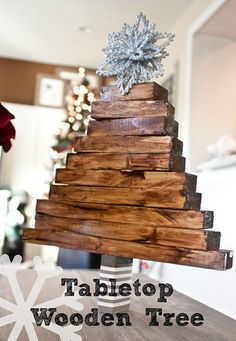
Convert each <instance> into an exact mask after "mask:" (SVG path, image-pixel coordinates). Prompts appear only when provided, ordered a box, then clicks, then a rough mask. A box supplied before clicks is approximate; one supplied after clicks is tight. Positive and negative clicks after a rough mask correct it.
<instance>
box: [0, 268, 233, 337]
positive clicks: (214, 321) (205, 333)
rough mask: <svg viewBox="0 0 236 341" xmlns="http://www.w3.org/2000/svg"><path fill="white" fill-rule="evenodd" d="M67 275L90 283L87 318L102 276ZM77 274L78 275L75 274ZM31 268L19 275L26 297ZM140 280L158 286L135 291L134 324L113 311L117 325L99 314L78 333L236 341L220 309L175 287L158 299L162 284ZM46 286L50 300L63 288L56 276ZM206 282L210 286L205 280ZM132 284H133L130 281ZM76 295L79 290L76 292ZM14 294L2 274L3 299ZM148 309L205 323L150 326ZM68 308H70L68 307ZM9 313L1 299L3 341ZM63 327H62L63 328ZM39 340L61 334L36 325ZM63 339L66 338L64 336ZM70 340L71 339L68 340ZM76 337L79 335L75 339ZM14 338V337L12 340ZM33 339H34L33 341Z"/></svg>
mask: <svg viewBox="0 0 236 341" xmlns="http://www.w3.org/2000/svg"><path fill="white" fill-rule="evenodd" d="M65 273H66V277H68V278H70V277H71V278H75V277H77V278H78V284H82V283H86V284H88V285H90V287H91V292H92V295H91V296H90V297H79V295H78V298H79V302H81V303H83V305H84V309H83V311H81V312H80V314H81V315H82V316H83V317H85V315H86V314H88V313H90V312H91V309H93V308H97V297H95V296H93V292H94V282H93V279H96V278H99V272H98V271H85V270H80V271H76V272H74V273H72V272H69V271H68V272H66V271H64V272H63V277H65ZM75 274H76V275H75ZM33 277H34V276H33V275H32V271H30V270H25V271H20V272H19V275H18V278H19V283H20V286H21V290H22V292H23V293H24V297H27V295H28V294H29V292H30V289H31V288H32V283H33V282H34V280H35V279H33ZM136 279H139V281H140V283H141V288H142V286H143V285H144V284H146V283H153V284H154V285H155V287H156V288H157V291H156V294H155V295H153V296H145V295H144V294H142V295H141V296H136V295H135V294H134V293H133V294H132V299H131V308H130V311H129V312H128V314H129V317H130V321H131V323H132V326H116V323H117V315H116V314H114V315H113V316H114V325H112V326H103V325H102V323H101V315H102V314H100V313H99V314H98V322H99V323H100V324H99V325H98V326H88V325H86V324H85V323H84V324H83V328H82V329H81V331H80V332H78V334H79V335H81V337H82V340H84V341H86V340H88V341H91V340H96V341H100V340H101V341H118V340H119V341H120V340H122V341H127V340H129V341H132V340H134V341H144V340H145V341H187V340H189V341H190V340H191V341H213V340H214V341H234V340H235V339H236V336H235V333H236V321H235V320H233V319H231V318H230V317H227V316H226V315H223V314H221V313H220V312H218V311H216V310H214V309H212V308H209V307H207V306H205V305H204V304H202V303H199V302H197V301H196V300H193V299H191V298H189V297H187V296H185V295H183V294H181V293H179V292H177V291H176V290H174V293H173V294H172V295H171V296H170V297H169V298H168V297H167V302H166V303H160V302H158V301H157V299H158V298H159V293H160V292H159V286H158V282H157V281H154V280H152V279H150V278H148V277H147V276H144V275H142V274H136V275H134V276H133V280H132V283H133V282H134V281H135V280H136ZM48 281H49V282H48V283H47V285H46V287H45V288H43V289H42V292H41V293H40V295H41V297H40V300H41V301H43V302H44V301H46V300H47V299H52V297H57V296H58V295H60V294H61V292H62V291H61V289H62V287H61V286H60V285H59V286H58V283H61V282H60V281H59V280H56V279H55V277H54V278H52V279H50V280H48ZM203 285H207V284H206V283H204V284H203ZM131 286H132V284H131ZM75 294H76V293H75ZM11 295H12V292H11V290H10V289H9V285H8V284H7V282H6V278H4V277H3V276H1V275H0V298H1V297H2V298H4V299H7V300H10V296H11ZM146 308H161V309H162V310H163V314H164V313H175V316H176V315H178V314H179V313H186V314H187V315H188V316H189V317H191V316H192V315H193V314H194V313H200V314H202V315H203V317H204V323H203V325H201V326H193V325H192V324H191V323H189V324H188V325H187V326H178V325H177V324H176V322H175V318H173V325H172V326H164V325H163V322H164V319H163V317H159V319H158V320H159V322H160V323H159V325H158V326H149V322H150V319H151V318H150V316H146V315H145V311H146ZM66 309H67V310H66ZM66 309H65V308H64V309H63V310H60V312H62V311H63V312H66V313H68V316H69V315H71V314H72V313H74V312H75V311H74V310H73V309H71V308H68V307H67V308H66ZM4 315H6V312H5V310H4V309H3V308H2V307H1V300H0V340H1V341H6V340H8V337H9V335H10V333H11V329H12V327H13V324H8V325H4V326H2V327H1V317H2V316H4ZM60 328H63V327H60ZM35 330H36V333H37V336H38V340H49V341H54V340H60V337H59V336H58V335H56V334H54V333H52V332H49V331H48V330H46V329H45V328H43V327H35ZM18 340H19V341H27V340H28V337H27V334H26V331H25V330H23V331H22V333H21V334H20V336H19V337H18V338H17V341H18ZM63 340H64V339H63ZM68 340H71V339H68ZM74 340H76V338H75V339H74ZM13 341H14V340H13ZM30 341H31V340H30Z"/></svg>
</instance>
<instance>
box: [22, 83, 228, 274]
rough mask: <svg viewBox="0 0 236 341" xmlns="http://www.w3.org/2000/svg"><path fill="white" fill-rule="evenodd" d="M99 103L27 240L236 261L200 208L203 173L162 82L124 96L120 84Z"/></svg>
mask: <svg viewBox="0 0 236 341" xmlns="http://www.w3.org/2000/svg"><path fill="white" fill-rule="evenodd" d="M101 96H102V101H97V102H94V103H93V105H92V113H91V114H92V117H93V118H94V119H96V121H91V122H90V125H89V136H88V137H85V138H83V139H78V140H77V143H76V146H75V151H76V153H71V154H68V158H67V165H66V168H62V169H58V170H57V172H56V183H55V184H53V185H51V190H50V194H49V200H38V203H37V215H36V229H25V230H24V240H26V241H28V242H33V243H42V244H50V245H58V246H61V247H68V248H75V249H83V250H86V251H90V252H97V253H102V254H107V255H113V256H121V257H131V258H141V259H150V260H153V261H160V262H170V263H175V264H181V265H191V266H198V267H204V268H211V269H217V270H225V269H229V268H230V267H231V266H232V256H231V252H230V251H226V250H219V246H220V232H215V231H212V230H210V229H211V228H212V226H213V212H211V211H201V210H200V203H201V194H200V193H196V181H197V177H196V176H195V175H191V174H188V173H185V172H184V164H185V162H184V158H183V157H182V156H181V153H182V142H181V141H179V140H178V139H177V134H178V124H177V122H176V121H174V118H173V115H174V108H173V107H172V105H171V104H170V103H168V102H167V97H168V93H167V91H166V90H165V89H164V88H162V87H161V86H159V85H158V84H156V83H143V84H137V85H135V86H134V87H133V88H132V89H131V90H130V92H129V94H128V95H126V96H123V95H121V94H120V93H119V91H118V89H117V88H116V87H115V86H106V87H104V88H103V90H102V94H101Z"/></svg>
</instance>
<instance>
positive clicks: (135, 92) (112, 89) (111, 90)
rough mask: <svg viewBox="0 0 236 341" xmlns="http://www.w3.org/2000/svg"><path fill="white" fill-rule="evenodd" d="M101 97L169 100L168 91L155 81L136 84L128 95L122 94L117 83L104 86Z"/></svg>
mask: <svg viewBox="0 0 236 341" xmlns="http://www.w3.org/2000/svg"><path fill="white" fill-rule="evenodd" d="M101 98H102V100H104V101H135V100H158V99H162V100H167V99H168V91H167V90H166V89H165V88H163V87H162V86H161V85H159V84H157V83H155V82H148V83H140V84H135V85H133V87H132V88H131V89H130V90H129V93H128V94H127V95H122V94H121V92H120V90H119V89H118V87H117V86H116V85H106V86H103V87H102V91H101Z"/></svg>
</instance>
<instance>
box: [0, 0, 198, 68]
mask: <svg viewBox="0 0 236 341" xmlns="http://www.w3.org/2000/svg"><path fill="white" fill-rule="evenodd" d="M191 2H192V0H119V1H117V0H33V1H32V0H20V1H19V0H7V1H6V0H0V8H1V10H0V57H8V58H16V59H24V60H31V61H37V62H43V63H50V64H61V65H73V66H78V65H84V66H86V67H94V68H96V67H97V65H98V63H100V62H101V61H102V59H103V53H102V51H101V49H102V48H103V47H104V46H105V44H106V38H107V34H108V33H109V32H113V31H119V30H120V29H121V27H122V24H123V23H124V22H129V23H133V22H134V20H135V16H136V15H137V14H138V13H139V12H140V11H142V12H143V13H144V14H146V15H147V17H148V18H149V19H150V21H152V22H155V23H156V24H157V25H158V26H157V27H158V29H159V30H161V31H166V30H168V29H169V28H170V27H171V26H172V25H173V23H174V21H175V20H176V19H177V18H178V17H179V16H180V15H181V13H182V12H183V11H184V10H185V9H186V7H187V6H188V5H189V4H190V3H191ZM79 27H80V28H82V31H80V30H79ZM83 30H84V31H83ZM87 31H90V32H87Z"/></svg>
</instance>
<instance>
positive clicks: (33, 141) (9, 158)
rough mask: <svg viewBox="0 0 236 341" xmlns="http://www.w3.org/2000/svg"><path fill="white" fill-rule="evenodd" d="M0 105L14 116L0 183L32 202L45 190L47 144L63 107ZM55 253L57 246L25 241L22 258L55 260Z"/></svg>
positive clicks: (49, 156) (51, 137) (48, 161)
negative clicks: (13, 134) (23, 193)
mask: <svg viewBox="0 0 236 341" xmlns="http://www.w3.org/2000/svg"><path fill="white" fill-rule="evenodd" d="M3 105H4V106H5V107H6V108H7V109H8V110H9V111H10V112H11V113H12V114H13V115H15V120H13V121H12V122H13V124H14V126H15V128H16V139H15V141H13V147H12V149H11V150H10V151H9V152H8V153H6V154H4V153H3V158H2V160H1V171H0V186H10V187H11V189H14V190H16V191H21V190H24V191H27V192H28V193H29V194H30V195H31V196H32V202H35V201H36V199H39V198H42V197H44V196H45V194H47V192H48V189H49V183H48V177H49V174H50V173H49V171H48V169H47V167H49V168H50V164H51V154H50V147H51V146H52V145H53V144H54V142H55V140H54V134H55V131H56V129H57V128H58V126H59V125H60V122H61V121H62V120H63V118H64V110H63V109H54V108H44V107H37V106H31V105H22V104H13V103H3ZM33 223H34V221H32V225H33ZM32 225H31V226H32ZM31 226H30V227H31ZM0 244H1V243H0ZM57 254H58V248H57V247H53V246H41V245H35V244H25V260H26V261H27V260H32V258H33V257H34V256H36V255H37V256H41V257H42V258H44V259H46V258H48V257H52V258H53V259H54V260H55V261H56V259H57Z"/></svg>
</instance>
